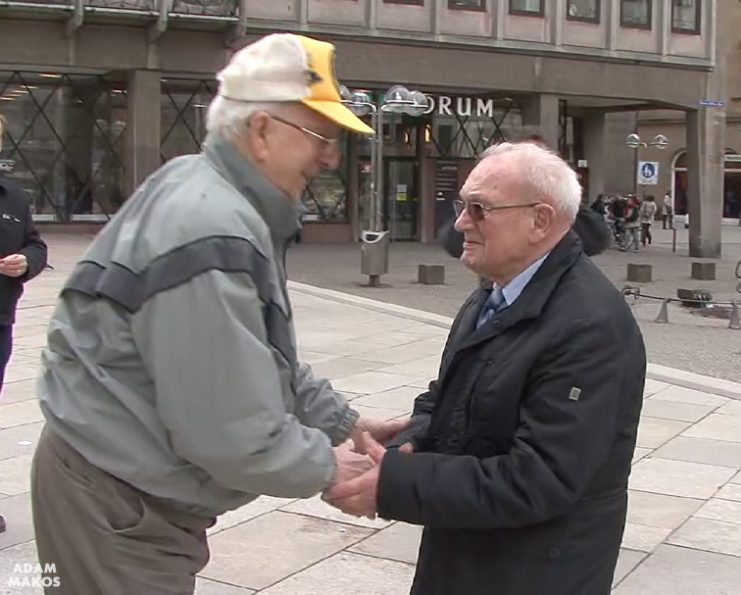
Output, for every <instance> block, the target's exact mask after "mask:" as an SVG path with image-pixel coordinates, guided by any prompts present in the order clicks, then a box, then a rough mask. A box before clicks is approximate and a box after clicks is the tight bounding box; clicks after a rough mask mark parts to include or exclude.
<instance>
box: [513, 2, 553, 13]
mask: <svg viewBox="0 0 741 595" xmlns="http://www.w3.org/2000/svg"><path fill="white" fill-rule="evenodd" d="M509 14H519V15H524V16H533V17H542V16H543V15H544V14H545V2H544V0H509Z"/></svg>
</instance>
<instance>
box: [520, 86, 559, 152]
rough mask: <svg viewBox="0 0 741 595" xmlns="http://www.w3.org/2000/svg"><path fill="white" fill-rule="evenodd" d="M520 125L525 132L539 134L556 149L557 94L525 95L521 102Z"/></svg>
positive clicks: (557, 131)
mask: <svg viewBox="0 0 741 595" xmlns="http://www.w3.org/2000/svg"><path fill="white" fill-rule="evenodd" d="M522 126H523V128H524V129H525V130H524V132H525V134H531V133H536V134H539V135H540V136H542V137H543V139H544V140H545V142H546V144H547V145H548V146H549V147H550V148H552V149H553V150H554V151H556V150H558V133H559V130H558V96H556V95H546V94H540V95H535V96H532V97H527V98H526V99H525V100H524V101H523V102H522ZM528 129H529V130H528Z"/></svg>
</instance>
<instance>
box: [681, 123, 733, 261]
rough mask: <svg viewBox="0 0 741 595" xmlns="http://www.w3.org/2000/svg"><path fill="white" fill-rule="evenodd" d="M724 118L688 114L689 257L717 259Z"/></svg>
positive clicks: (721, 193)
mask: <svg viewBox="0 0 741 595" xmlns="http://www.w3.org/2000/svg"><path fill="white" fill-rule="evenodd" d="M725 128H726V118H725V110H723V109H721V108H701V109H699V110H695V111H691V112H688V113H687V213H688V214H689V216H690V256H692V257H696V258H720V254H721V223H722V218H723V174H724V170H723V166H724V162H723V156H724V153H725V151H724V142H725Z"/></svg>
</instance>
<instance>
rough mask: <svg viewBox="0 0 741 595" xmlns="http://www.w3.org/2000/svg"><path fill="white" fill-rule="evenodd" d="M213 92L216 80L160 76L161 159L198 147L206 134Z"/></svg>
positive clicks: (192, 150)
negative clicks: (207, 114)
mask: <svg viewBox="0 0 741 595" xmlns="http://www.w3.org/2000/svg"><path fill="white" fill-rule="evenodd" d="M215 94H216V81H211V80H203V81H201V80H192V79H163V80H162V99H161V116H160V117H161V124H160V130H161V138H160V159H161V161H162V163H165V162H166V161H169V160H170V159H172V158H173V157H178V156H179V155H190V154H193V153H198V152H199V151H200V150H201V143H202V142H203V140H204V139H205V138H206V111H207V110H208V106H209V104H210V103H211V100H212V99H213V98H214V96H215Z"/></svg>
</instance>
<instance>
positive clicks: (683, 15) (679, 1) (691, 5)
mask: <svg viewBox="0 0 741 595" xmlns="http://www.w3.org/2000/svg"><path fill="white" fill-rule="evenodd" d="M701 10H702V3H701V1H700V0H672V31H674V32H675V33H691V34H695V35H699V34H700V18H701V17H700V15H701Z"/></svg>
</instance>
